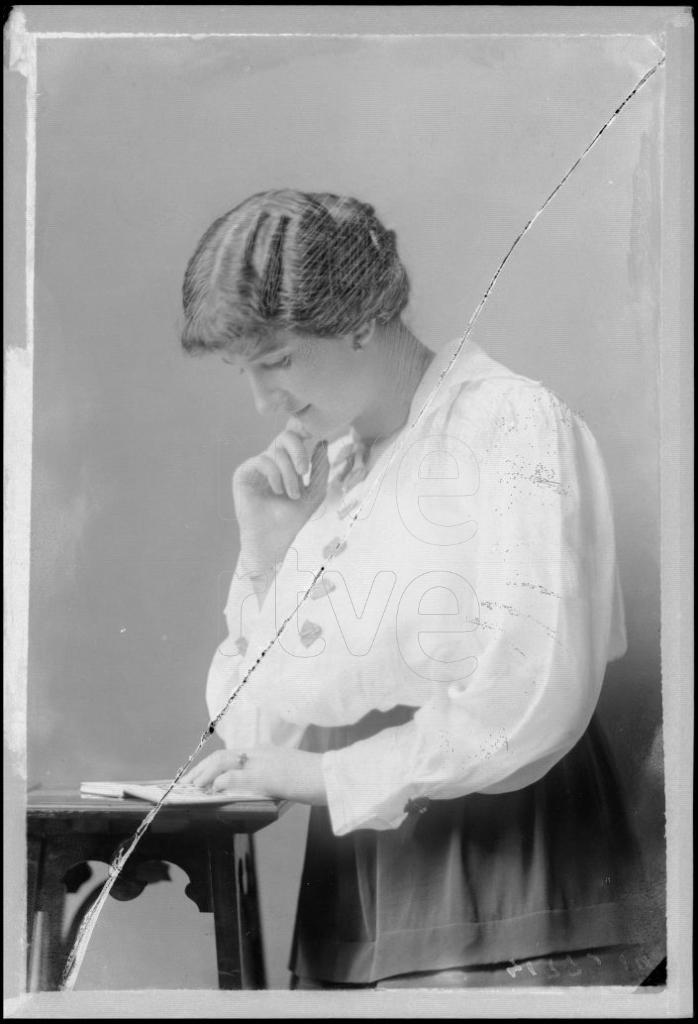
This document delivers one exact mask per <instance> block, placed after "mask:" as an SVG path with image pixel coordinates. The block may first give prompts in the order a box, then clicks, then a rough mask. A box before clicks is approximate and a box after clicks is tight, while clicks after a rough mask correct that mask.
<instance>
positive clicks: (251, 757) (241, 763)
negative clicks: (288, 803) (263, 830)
mask: <svg viewBox="0 0 698 1024" xmlns="http://www.w3.org/2000/svg"><path fill="white" fill-rule="evenodd" d="M321 762H322V755H321V754H311V753H308V752H307V751H305V750H295V749H292V748H288V747H273V746H260V747H248V748H246V749H245V750H244V751H243V750H237V749H235V750H217V751H216V752H215V753H214V754H210V755H209V756H208V757H206V758H204V760H203V761H201V762H199V764H197V765H196V767H195V768H192V769H191V770H190V771H189V772H188V773H187V774H186V775H185V777H184V779H183V782H186V783H190V784H192V785H195V786H201V787H202V788H205V787H210V788H211V790H212V791H213V792H214V793H223V794H225V792H226V791H229V792H230V793H231V794H235V795H236V796H244V795H245V794H246V793H249V794H250V796H263V797H274V798H276V799H279V800H296V801H298V802H299V803H307V804H324V803H326V802H327V798H326V794H325V784H324V780H323V775H322V766H321Z"/></svg>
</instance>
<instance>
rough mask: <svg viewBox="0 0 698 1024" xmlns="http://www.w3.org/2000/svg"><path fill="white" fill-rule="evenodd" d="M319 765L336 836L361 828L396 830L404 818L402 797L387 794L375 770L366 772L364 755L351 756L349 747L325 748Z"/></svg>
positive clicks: (351, 752)
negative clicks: (326, 749) (341, 748)
mask: <svg viewBox="0 0 698 1024" xmlns="http://www.w3.org/2000/svg"><path fill="white" fill-rule="evenodd" d="M359 745H360V744H357V746H359ZM321 764H322V774H323V778H324V781H325V792H326V794H327V807H328V810H329V815H330V822H331V824H332V831H333V832H334V834H335V835H336V836H343V835H346V834H347V833H348V832H354V831H355V830H356V829H360V828H369V829H374V830H376V831H384V830H388V829H395V828H398V827H399V826H400V825H401V824H402V822H403V821H404V820H405V818H406V817H407V813H406V811H405V807H404V805H405V799H404V796H400V795H398V794H395V793H392V794H389V795H387V796H386V795H385V794H384V792H382V791H383V790H384V785H381V782H380V781H379V778H378V773H373V772H367V771H366V760H365V758H364V757H361V756H360V757H354V756H353V751H352V748H351V747H346V748H344V749H343V750H329V751H327V752H326V753H324V754H323V755H322V762H321Z"/></svg>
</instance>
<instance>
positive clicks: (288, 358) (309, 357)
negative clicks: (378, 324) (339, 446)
mask: <svg viewBox="0 0 698 1024" xmlns="http://www.w3.org/2000/svg"><path fill="white" fill-rule="evenodd" d="M363 354H364V353H363V350H362V349H360V348H356V347H355V345H354V342H353V338H352V336H349V335H346V336H344V335H343V336H341V337H336V338H316V337H311V336H306V335H299V334H296V333H295V332H293V331H284V332H280V333H279V334H278V335H277V336H276V339H275V347H274V349H273V350H272V351H270V352H266V353H265V354H264V355H262V356H259V357H257V358H256V359H249V358H246V357H244V356H237V355H236V356H224V359H225V361H226V362H230V363H233V364H234V365H236V366H240V368H241V371H242V372H243V373H244V374H245V376H246V377H247V380H248V382H249V385H250V389H251V391H252V397H253V399H254V403H255V407H256V409H257V412H259V413H260V414H264V413H281V414H282V415H287V416H288V417H289V418H290V417H293V418H295V419H296V420H297V421H298V422H299V423H300V424H301V425H302V426H303V427H304V428H305V429H306V430H307V431H308V433H309V434H310V435H311V436H314V437H317V438H318V439H326V440H332V439H333V438H335V437H339V436H340V435H341V434H342V433H344V432H346V430H348V429H349V427H350V426H351V424H352V423H353V422H354V421H355V420H356V419H357V418H359V417H360V416H361V415H362V414H363V413H364V412H366V410H367V409H369V408H370V407H371V404H372V402H374V401H375V400H376V398H377V395H374V391H375V390H376V387H375V378H374V375H372V374H371V373H370V371H369V368H368V365H367V364H368V362H369V360H366V359H365V358H362V355H363ZM372 378H373V380H372ZM372 383H373V387H372V386H371V385H372Z"/></svg>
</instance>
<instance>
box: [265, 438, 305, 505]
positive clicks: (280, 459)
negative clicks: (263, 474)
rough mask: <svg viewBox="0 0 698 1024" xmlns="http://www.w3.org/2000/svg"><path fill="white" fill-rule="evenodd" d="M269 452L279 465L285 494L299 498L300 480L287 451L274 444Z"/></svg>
mask: <svg viewBox="0 0 698 1024" xmlns="http://www.w3.org/2000/svg"><path fill="white" fill-rule="evenodd" d="M269 454H270V456H271V458H273V460H274V461H275V462H276V465H277V466H278V467H279V470H280V472H281V478H282V480H283V482H284V489H285V491H286V494H288V496H289V498H294V499H295V498H300V496H301V481H300V479H299V477H298V473H297V471H296V467H295V466H294V464H293V462H292V461H291V456H290V455H289V453H288V452H287V451H286V449H285V448H284V447H282V446H281V445H276V446H275V447H274V449H273V451H272V452H270V453H269Z"/></svg>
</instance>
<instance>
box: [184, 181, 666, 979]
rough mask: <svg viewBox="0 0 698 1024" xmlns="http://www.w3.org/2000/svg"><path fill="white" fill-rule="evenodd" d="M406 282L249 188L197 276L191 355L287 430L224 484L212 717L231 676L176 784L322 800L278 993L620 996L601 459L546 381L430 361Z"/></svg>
mask: <svg viewBox="0 0 698 1024" xmlns="http://www.w3.org/2000/svg"><path fill="white" fill-rule="evenodd" d="M408 290H409V286H408V278H407V274H406V272H405V269H404V267H403V265H402V263H401V261H400V259H399V257H398V254H397V251H396V244H395V236H394V234H393V233H392V232H390V231H387V230H386V229H385V228H384V227H383V225H382V224H381V223H380V221H379V220H378V219H377V218H376V216H375V214H374V211H373V209H372V208H371V207H370V206H367V205H365V204H363V203H361V202H358V201H357V200H355V199H351V198H346V197H338V196H334V195H328V194H306V193H301V192H295V191H291V190H283V191H276V192H269V193H262V194H259V195H255V196H252V197H251V198H250V199H248V200H246V201H245V202H243V203H241V204H240V205H239V206H237V207H236V208H235V209H233V210H232V211H230V212H229V213H228V214H226V215H225V216H224V217H221V218H220V219H219V220H217V221H216V222H215V223H214V224H213V225H212V227H211V228H210V229H209V230H208V232H207V233H206V234H205V235H204V237H203V238H202V240H201V242H200V244H199V246H198V248H197V250H196V252H195V254H194V256H193V257H192V259H191V261H190V263H189V266H188V268H187V272H186V278H185V283H184V309H185V317H186V323H185V329H184V334H183V344H184V347H185V348H186V349H187V350H188V351H190V352H202V351H214V352H218V353H220V355H222V357H223V359H224V360H225V361H226V362H230V363H232V364H233V365H234V366H239V367H240V368H241V369H242V370H243V371H244V373H245V374H246V376H247V378H248V380H249V384H250V387H251V389H252V393H253V396H254V400H255V404H256V407H257V409H258V411H259V412H260V413H265V412H267V411H270V410H273V411H275V412H281V413H283V414H285V415H287V416H288V422H287V425H286V428H285V429H284V430H283V432H282V433H281V434H280V435H279V436H278V437H277V438H276V439H275V440H274V441H273V442H272V444H271V445H270V446H269V448H267V450H266V451H265V452H263V453H261V454H260V455H257V456H255V457H253V458H251V459H248V460H247V461H246V462H244V463H243V464H242V465H241V466H240V467H239V468H238V469H237V470H236V472H235V475H234V480H233V491H234V498H235V509H236V514H237V519H238V525H239V530H240V557H239V562H238V567H237V570H236V572H235V575H234V579H233V583H232V585H231V589H230V595H229V599H228V603H227V606H226V610H225V613H226V617H227V622H228V627H229V637H228V640H227V641H226V642H224V643H223V644H222V645H221V647H220V648H219V649H218V651H216V654H215V655H214V658H213V662H212V665H211V670H210V674H209V679H208V686H207V700H208V705H209V709H210V712H211V714H212V716H215V715H216V714H217V713H218V712H219V711H220V710H221V709H222V708H223V707H224V706H225V705H226V702H227V701H228V700H229V697H230V695H231V693H232V692H233V691H234V690H236V688H237V687H239V686H240V684H241V683H242V684H243V685H242V686H241V688H240V689H239V690H238V692H237V694H236V697H235V699H234V700H233V701H232V702H231V703H230V706H229V708H228V710H227V711H226V713H225V714H224V716H223V717H222V718H221V720H220V721H219V722H218V725H217V731H218V733H219V735H220V736H221V737H222V738H223V740H224V742H225V747H226V749H225V750H222V751H218V752H216V753H215V754H213V755H211V756H210V757H208V758H206V759H205V760H203V761H202V762H201V763H200V764H199V765H198V766H197V767H196V768H195V769H194V770H193V772H192V773H191V776H190V779H191V780H192V781H194V782H196V783H198V784H200V785H204V786H207V785H213V787H214V788H215V789H225V788H230V787H232V788H233V789H235V790H236V791H240V790H241V789H242V790H243V791H249V792H255V793H259V792H261V793H264V794H267V795H269V796H274V797H282V798H286V799H291V800H296V801H301V802H305V803H308V804H311V805H312V811H311V819H310V827H309V835H308V845H307V851H306V859H305V866H304V871H303V880H302V884H301V893H300V898H299V905H298V915H297V921H296V932H295V936H294V943H293V952H292V958H291V970H292V972H293V977H294V984H295V985H299V986H301V987H332V986H350V985H361V986H375V985H381V986H386V985H387V986H389V985H391V984H393V985H401V984H407V985H409V984H428V985H432V984H436V985H451V984H457V985H469V984H476V985H483V984H496V985H501V984H508V985H512V984H556V985H557V984H564V983H568V984H585V983H593V982H604V983H608V982H614V983H621V984H622V983H635V982H637V981H639V980H640V979H641V978H642V977H643V976H644V975H646V974H647V973H649V971H648V966H649V964H648V962H647V961H646V960H644V959H643V956H642V950H640V948H639V945H638V944H639V943H640V941H641V940H642V938H643V937H644V935H645V932H644V930H643V931H639V929H640V928H641V927H642V928H643V929H645V928H646V924H642V922H641V920H640V918H639V916H638V909H639V906H640V905H641V896H639V895H638V892H639V889H638V884H636V882H635V880H634V878H635V876H634V865H635V862H636V856H635V854H636V851H635V846H634V842H633V839H632V836H631V833H630V830H629V828H628V824H627V820H626V816H625V812H624V808H623V805H622V801H621V799H620V796H619V792H618V788H617V784H616V782H615V780H614V777H613V774H612V769H611V766H610V764H609V761H608V756H607V754H606V751H605V747H604V746H603V743H602V740H601V737H600V735H599V730H598V726H597V724H596V721H595V719H594V708H595V706H596V703H597V700H598V696H599V691H600V688H601V684H602V681H603V676H604V671H605V667H606V664H607V662H608V661H609V660H610V659H612V658H616V657H619V656H620V655H621V654H622V653H623V652H624V650H625V630H624V621H623V609H622V600H621V595H620V590H619V585H618V576H617V570H616V562H615V548H614V538H613V523H612V511H611V504H610V498H609V493H608V487H607V483H606V478H605V474H604V469H603V466H602V462H601V458H600V456H599V453H598V450H597V448H596V445H595V442H594V440H593V438H592V436H591V434H590V432H589V430H588V428H587V427H586V425H585V424H584V423H583V422H581V421H580V420H579V419H577V418H576V417H575V416H573V415H572V414H571V412H570V411H569V410H568V409H567V408H566V407H565V406H564V405H563V404H562V403H561V402H560V401H559V400H558V399H557V398H556V397H554V396H553V395H552V394H551V393H550V392H549V391H547V390H546V389H545V388H544V387H543V386H542V385H541V384H539V383H537V382H534V381H531V380H528V379H526V378H524V377H521V376H519V375H517V374H514V373H512V372H511V371H509V370H507V369H506V368H505V367H504V366H502V365H500V364H498V363H496V362H494V361H493V360H491V359H490V358H488V357H487V356H486V355H485V354H484V352H482V351H481V350H480V349H479V348H478V347H477V346H476V345H474V344H473V343H472V342H470V341H468V342H467V343H466V344H465V345H463V346H461V347H458V346H456V345H453V344H452V345H447V346H446V348H445V349H444V350H443V351H442V352H441V353H439V354H438V355H437V356H434V354H433V353H432V352H431V351H430V350H429V349H427V348H426V347H425V346H424V345H423V344H422V343H421V342H420V341H419V339H418V338H416V337H415V336H414V334H413V333H412V332H411V331H410V330H409V328H408V327H407V325H406V324H405V322H404V321H403V319H402V313H403V310H404V308H405V306H406V304H407V300H408ZM275 638H276V639H275ZM272 641H274V642H272Z"/></svg>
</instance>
